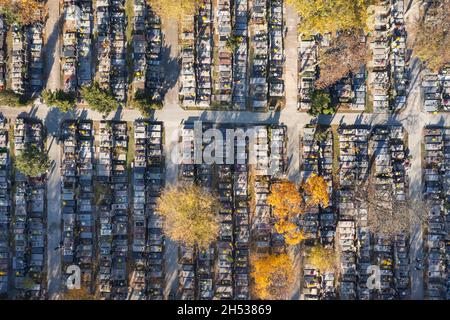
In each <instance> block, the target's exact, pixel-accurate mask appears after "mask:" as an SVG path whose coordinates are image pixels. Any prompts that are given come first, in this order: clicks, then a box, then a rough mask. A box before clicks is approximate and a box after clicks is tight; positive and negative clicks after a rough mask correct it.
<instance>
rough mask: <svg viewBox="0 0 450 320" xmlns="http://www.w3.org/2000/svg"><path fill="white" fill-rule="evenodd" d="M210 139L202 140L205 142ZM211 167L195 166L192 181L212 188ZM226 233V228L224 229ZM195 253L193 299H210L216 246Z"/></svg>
mask: <svg viewBox="0 0 450 320" xmlns="http://www.w3.org/2000/svg"><path fill="white" fill-rule="evenodd" d="M211 126H212V125H211V124H204V125H203V130H206V129H208V128H209V127H211ZM207 142H211V141H204V143H205V144H206V143H207ZM212 179H213V168H212V166H211V165H208V164H199V165H196V168H195V180H194V183H196V184H197V185H199V186H201V187H203V188H205V189H206V190H208V191H210V192H211V191H212V189H213V180H212ZM223 231H224V230H223V228H221V229H220V233H221V235H223V233H222V232H223ZM225 233H227V230H225ZM195 250H196V252H195V253H196V255H195V260H194V264H195V266H194V269H195V274H196V287H195V299H198V300H211V299H212V298H213V297H214V287H215V286H214V284H215V281H214V280H215V279H214V275H215V273H214V271H215V270H214V260H215V256H216V247H215V245H214V244H211V245H210V246H209V247H207V248H200V247H198V248H195Z"/></svg>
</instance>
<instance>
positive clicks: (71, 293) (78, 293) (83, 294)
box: [62, 287, 95, 300]
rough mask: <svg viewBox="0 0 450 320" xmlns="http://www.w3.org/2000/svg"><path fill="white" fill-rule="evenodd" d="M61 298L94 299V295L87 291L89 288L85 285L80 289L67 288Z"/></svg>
mask: <svg viewBox="0 0 450 320" xmlns="http://www.w3.org/2000/svg"><path fill="white" fill-rule="evenodd" d="M62 300H95V296H94V295H92V294H91V293H89V290H88V289H87V288H85V287H81V288H80V289H72V290H67V292H65V293H64V294H63V295H62Z"/></svg>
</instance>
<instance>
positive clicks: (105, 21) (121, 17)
mask: <svg viewBox="0 0 450 320" xmlns="http://www.w3.org/2000/svg"><path fill="white" fill-rule="evenodd" d="M95 6H96V8H95V9H96V10H95V13H96V22H95V30H94V31H96V32H97V41H96V50H97V81H98V82H99V84H100V86H101V87H102V88H104V89H107V90H111V91H112V93H113V94H114V96H115V98H116V99H117V101H120V102H124V101H125V100H126V98H127V90H128V88H127V84H128V81H127V66H126V54H127V42H126V32H125V31H126V21H127V19H126V14H125V0H98V1H96V3H95Z"/></svg>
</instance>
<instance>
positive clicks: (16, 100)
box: [0, 89, 30, 107]
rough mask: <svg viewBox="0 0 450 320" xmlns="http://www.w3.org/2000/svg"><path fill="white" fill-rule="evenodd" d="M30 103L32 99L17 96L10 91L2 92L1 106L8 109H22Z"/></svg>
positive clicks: (0, 92)
mask: <svg viewBox="0 0 450 320" xmlns="http://www.w3.org/2000/svg"><path fill="white" fill-rule="evenodd" d="M29 103H30V99H29V97H28V96H26V95H21V94H17V93H15V92H14V91H12V90H10V89H6V90H3V91H0V105H5V106H8V107H22V106H26V105H28V104H29Z"/></svg>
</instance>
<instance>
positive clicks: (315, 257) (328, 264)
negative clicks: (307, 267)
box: [307, 244, 336, 272]
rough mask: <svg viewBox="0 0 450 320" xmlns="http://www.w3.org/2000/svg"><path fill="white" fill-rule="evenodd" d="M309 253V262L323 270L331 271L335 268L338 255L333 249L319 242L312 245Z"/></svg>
mask: <svg viewBox="0 0 450 320" xmlns="http://www.w3.org/2000/svg"><path fill="white" fill-rule="evenodd" d="M308 254H309V255H308V258H307V261H308V263H310V264H312V265H313V266H314V267H316V268H317V269H319V270H320V271H321V272H330V271H333V270H334V267H335V262H336V255H335V252H334V250H333V249H329V248H325V247H323V246H322V245H320V244H319V245H316V246H314V247H312V248H311V249H310V250H309V252H308Z"/></svg>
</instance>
